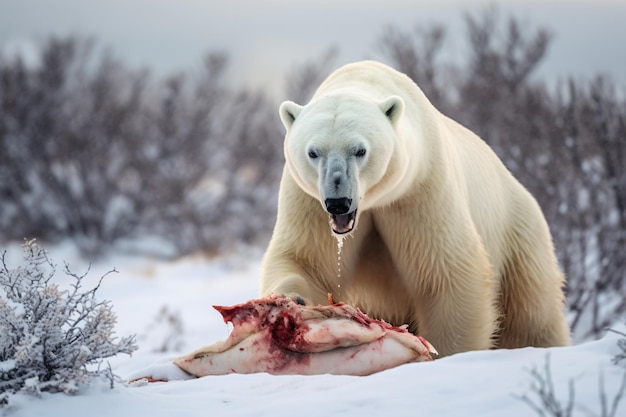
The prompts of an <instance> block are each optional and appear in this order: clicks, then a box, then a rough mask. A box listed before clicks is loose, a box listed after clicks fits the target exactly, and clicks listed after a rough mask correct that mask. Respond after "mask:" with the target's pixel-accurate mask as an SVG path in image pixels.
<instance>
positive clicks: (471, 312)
mask: <svg viewBox="0 0 626 417" xmlns="http://www.w3.org/2000/svg"><path fill="white" fill-rule="evenodd" d="M494 300H495V294H494V285H493V283H492V282H491V279H489V278H484V277H480V276H477V277H474V278H473V279H469V278H468V277H467V276H466V277H464V278H463V280H462V281H461V280H459V281H456V282H450V283H448V285H445V286H442V287H440V288H439V289H438V290H437V291H436V292H430V294H424V295H421V296H419V297H417V300H416V305H415V310H414V311H415V320H416V321H417V325H418V332H419V333H418V334H419V335H420V336H423V337H424V338H425V339H426V340H428V341H429V342H430V343H431V344H432V345H433V346H434V347H435V349H437V351H438V352H439V355H440V356H447V355H452V354H454V353H459V352H465V351H469V350H484V349H489V348H491V347H492V346H493V337H494V333H495V331H496V326H497V323H498V313H497V308H496V304H495V301H494Z"/></svg>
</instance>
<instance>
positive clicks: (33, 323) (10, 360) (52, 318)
mask: <svg viewBox="0 0 626 417" xmlns="http://www.w3.org/2000/svg"><path fill="white" fill-rule="evenodd" d="M23 249H24V264H23V265H20V266H19V267H17V268H13V269H10V268H9V267H8V266H7V264H6V263H5V256H4V254H3V255H2V265H1V266H0V394H2V393H16V392H20V391H22V392H29V393H33V394H36V395H38V394H40V393H41V392H42V391H48V392H65V393H74V392H76V391H77V390H78V388H79V387H80V386H81V385H83V384H87V383H89V382H90V381H91V380H92V379H94V378H97V377H104V378H106V379H108V380H109V381H110V382H111V384H113V374H112V373H111V370H110V368H102V365H103V363H104V359H105V358H108V357H111V356H114V355H116V354H118V353H127V354H130V353H132V352H133V351H134V350H136V349H137V346H136V345H135V338H134V336H131V337H122V338H120V339H118V338H116V337H114V333H115V332H114V326H115V323H116V317H115V314H114V313H113V311H112V308H111V303H110V302H108V301H98V300H96V298H95V293H96V291H97V290H98V289H99V288H100V284H101V283H102V280H103V279H104V277H105V276H106V275H105V276H103V277H102V278H100V281H99V282H98V284H97V285H96V286H95V287H94V288H92V289H91V290H88V291H84V292H83V291H82V288H81V287H82V284H83V279H84V278H85V276H86V275H76V274H74V273H73V272H71V271H70V269H69V267H68V266H67V265H66V266H65V273H66V274H67V275H68V276H70V277H72V278H73V279H74V283H73V284H72V285H71V288H70V289H69V290H61V289H59V287H58V285H57V284H55V283H53V282H52V280H53V278H54V275H55V271H56V268H55V265H54V264H53V263H52V262H51V261H50V259H49V258H48V256H47V254H46V252H45V251H44V250H43V249H42V248H41V247H39V246H38V245H37V244H36V243H35V242H34V241H27V242H25V243H24V245H23ZM94 365H96V366H97V369H95V370H93V369H89V368H88V366H91V367H93V366H94ZM3 402H4V404H5V405H6V404H7V402H8V397H7V396H6V394H5V396H3V398H2V399H0V406H1V405H2V403H3Z"/></svg>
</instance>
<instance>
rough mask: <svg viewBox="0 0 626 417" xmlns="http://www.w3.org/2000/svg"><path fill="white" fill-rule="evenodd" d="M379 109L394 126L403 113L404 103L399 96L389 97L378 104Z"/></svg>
mask: <svg viewBox="0 0 626 417" xmlns="http://www.w3.org/2000/svg"><path fill="white" fill-rule="evenodd" d="M379 106H380V109H381V110H382V111H383V113H385V116H387V117H388V118H389V120H390V121H391V123H392V124H395V123H396V122H397V121H398V119H400V116H402V113H404V101H403V100H402V98H401V97H399V96H391V97H388V98H386V99H385V100H383V101H381V102H380V103H379Z"/></svg>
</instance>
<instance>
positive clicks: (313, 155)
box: [308, 151, 317, 159]
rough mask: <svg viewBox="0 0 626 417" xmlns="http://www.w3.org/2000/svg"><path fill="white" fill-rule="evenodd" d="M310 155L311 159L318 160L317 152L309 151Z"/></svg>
mask: <svg viewBox="0 0 626 417" xmlns="http://www.w3.org/2000/svg"><path fill="white" fill-rule="evenodd" d="M308 155H309V158H311V159H315V158H317V152H315V151H309V154H308Z"/></svg>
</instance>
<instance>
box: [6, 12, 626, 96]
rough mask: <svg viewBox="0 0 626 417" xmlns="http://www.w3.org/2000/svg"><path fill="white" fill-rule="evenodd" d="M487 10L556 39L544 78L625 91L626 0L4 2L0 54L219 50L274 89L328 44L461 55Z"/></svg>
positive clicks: (348, 51)
mask: <svg viewBox="0 0 626 417" xmlns="http://www.w3.org/2000/svg"><path fill="white" fill-rule="evenodd" d="M488 4H499V6H500V7H499V8H500V12H501V13H502V14H504V15H507V14H511V13H512V14H513V15H515V16H517V17H519V18H520V19H522V21H524V22H527V23H528V25H529V26H531V27H535V28H537V27H539V26H543V27H547V28H548V29H550V30H551V31H552V33H553V35H554V38H553V42H552V44H551V48H550V50H549V53H548V57H547V59H546V60H545V62H544V63H543V65H542V67H541V69H540V70H541V76H543V77H546V78H547V79H549V80H551V81H554V80H556V79H559V78H563V77H566V76H569V75H573V76H576V77H590V76H592V75H593V74H596V73H600V72H601V73H605V74H609V75H611V76H612V77H613V78H614V79H615V80H616V81H617V82H618V83H620V84H621V85H624V86H626V0H578V1H565V0H542V1H539V0H519V1H515V0H511V1H508V2H504V1H500V2H494V1H471V0H465V1H462V0H378V1H370V0H333V1H330V0H312V1H311V0H268V1H261V0H256V1H255V0H223V1H219V2H218V1H212V0H0V48H1V49H2V50H4V51H5V53H15V51H22V52H24V53H26V54H29V51H33V48H34V47H35V45H37V43H39V42H41V40H43V39H45V38H46V37H48V36H49V35H51V34H55V35H67V34H79V35H90V36H93V37H95V38H96V39H97V40H98V42H99V44H100V45H102V46H108V47H110V48H111V50H112V51H113V52H114V54H115V55H116V56H118V57H119V58H121V59H122V60H123V61H124V62H126V63H127V64H129V65H131V66H133V67H144V66H145V67H149V68H150V69H152V71H153V72H156V73H157V74H166V73H171V72H173V71H179V70H193V69H194V68H197V67H199V65H200V62H201V58H202V56H203V55H204V54H205V53H206V52H208V51H211V50H224V51H226V52H228V53H229V55H230V57H231V61H230V62H231V65H230V73H231V74H232V76H233V78H234V79H235V80H236V82H242V83H245V84H247V85H254V86H265V87H268V88H271V89H275V90H280V87H281V86H282V83H281V76H282V75H283V74H284V73H285V72H286V71H287V70H288V69H290V68H292V67H293V65H295V64H297V63H302V62H304V61H307V60H309V59H313V58H315V57H317V56H319V55H320V54H321V53H322V52H323V51H325V50H327V49H328V48H329V47H330V46H333V45H334V46H336V47H338V49H339V52H340V55H339V57H338V59H337V64H338V65H339V64H343V63H346V62H349V61H354V60H358V59H363V58H378V59H380V58H383V57H382V55H381V54H380V53H379V52H378V50H377V48H376V42H377V40H378V39H379V38H380V36H381V34H382V33H383V31H384V28H385V27H386V26H388V25H392V26H395V27H398V28H400V29H410V28H412V27H414V26H415V25H416V24H428V23H432V22H439V23H443V24H444V25H445V26H446V27H447V29H448V32H449V38H448V40H447V47H446V52H447V53H448V54H450V55H451V56H455V55H460V54H462V52H463V45H464V44H463V40H462V36H461V35H462V33H463V13H465V12H477V11H480V10H481V9H482V8H484V7H485V5H488ZM31 53H32V52H31ZM278 95H279V96H280V93H278Z"/></svg>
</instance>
